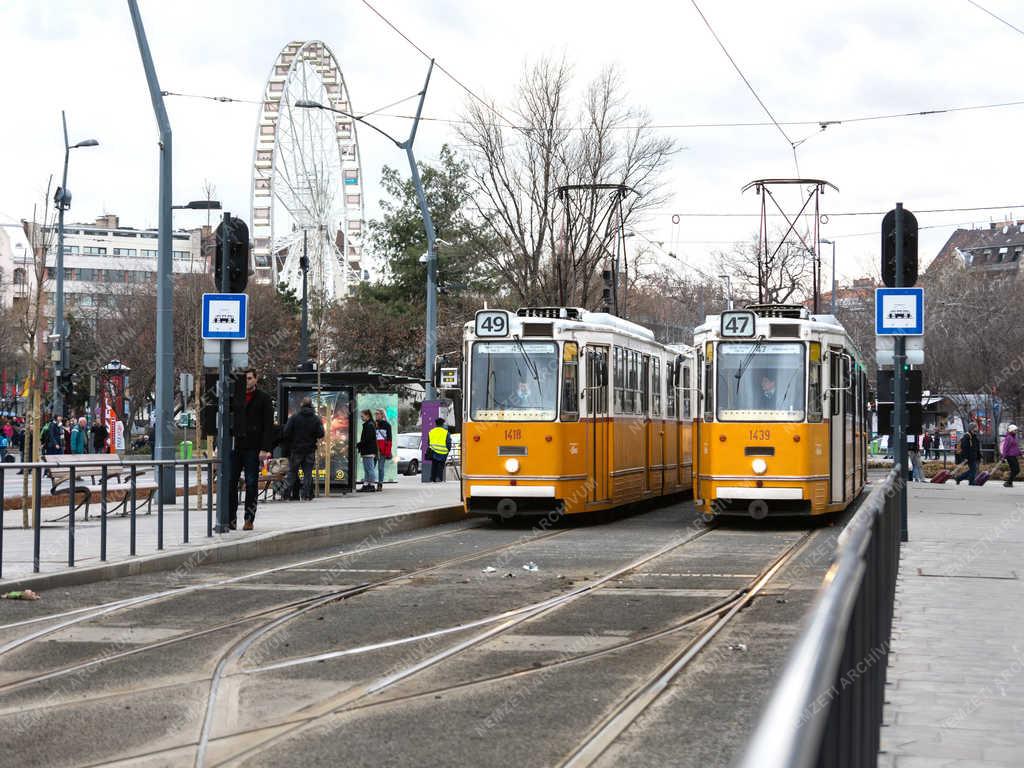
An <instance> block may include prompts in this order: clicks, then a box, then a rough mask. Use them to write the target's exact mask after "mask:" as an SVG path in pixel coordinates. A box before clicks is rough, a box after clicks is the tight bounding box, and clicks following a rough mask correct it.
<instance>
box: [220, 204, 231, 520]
mask: <svg viewBox="0 0 1024 768" xmlns="http://www.w3.org/2000/svg"><path fill="white" fill-rule="evenodd" d="M221 226H223V227H224V237H222V238H221V241H222V242H221V254H220V258H221V262H220V264H221V270H220V290H221V292H222V293H229V292H230V291H231V270H230V269H229V268H228V264H229V263H230V259H231V242H230V241H231V238H230V236H229V233H230V232H231V214H230V213H228V212H227V211H225V212H224V223H223V224H222V225H221ZM230 377H231V341H230V340H228V339H221V342H220V375H219V376H218V378H217V456H218V458H219V459H220V462H219V464H220V480H219V482H218V483H217V533H227V532H228V531H230V530H231V528H230V524H229V518H230V516H231V508H230V499H231V496H230V494H231V424H230V414H231V409H230V407H229V403H228V400H229V398H230V388H229V383H228V382H229V379H230Z"/></svg>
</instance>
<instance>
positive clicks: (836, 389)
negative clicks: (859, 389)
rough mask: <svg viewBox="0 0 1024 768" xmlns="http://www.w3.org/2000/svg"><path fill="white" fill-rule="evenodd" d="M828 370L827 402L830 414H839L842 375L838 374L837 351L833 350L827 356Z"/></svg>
mask: <svg viewBox="0 0 1024 768" xmlns="http://www.w3.org/2000/svg"><path fill="white" fill-rule="evenodd" d="M828 362H829V366H828V370H829V388H830V389H831V391H830V392H829V402H830V403H831V404H832V409H831V410H832V415H833V416H838V415H839V403H840V402H841V401H840V395H841V388H842V386H843V382H842V377H841V376H840V374H839V371H840V368H839V353H837V352H835V351H833V352H831V353H830V354H829V356H828Z"/></svg>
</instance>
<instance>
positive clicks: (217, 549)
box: [0, 476, 462, 592]
mask: <svg viewBox="0 0 1024 768" xmlns="http://www.w3.org/2000/svg"><path fill="white" fill-rule="evenodd" d="M216 505H217V501H216V495H215V496H214V510H213V514H214V523H215V524H216V514H217V510H216ZM152 509H153V511H152V514H148V515H147V514H143V513H141V512H140V513H139V514H138V515H137V523H136V557H134V558H131V557H130V556H129V551H130V550H129V530H130V521H129V518H128V517H118V516H109V517H108V519H107V560H106V563H103V562H101V561H100V559H99V555H100V520H99V517H98V515H99V506H98V505H94V509H93V510H92V512H93V513H94V514H95V515H96V516H95V517H94V516H93V514H90V516H89V520H88V521H87V522H86V521H83V520H82V517H81V512H80V513H79V514H78V516H77V519H76V521H75V567H74V568H68V564H67V551H68V525H67V520H61V521H59V522H47V521H53V520H54V518H57V517H60V516H61V515H64V514H65V513H66V512H67V507H66V506H65V507H63V508H57V507H54V508H43V510H42V520H43V525H42V533H41V545H40V574H42V575H43V576H42V578H40V574H33V573H32V542H33V531H32V529H31V528H29V529H27V530H26V529H24V528H22V527H21V510H7V511H6V512H4V513H3V528H4V530H3V552H2V563H3V573H2V579H0V592H4V591H7V590H8V589H12V588H14V586H15V585H18V586H31V587H32V588H33V589H35V588H39V589H46V588H51V587H55V586H60V585H67V584H82V583H87V582H91V581H101V580H105V579H111V578H117V577H120V576H125V575H130V574H136V573H145V572H151V571H158V570H172V569H174V568H177V567H178V566H179V565H182V564H184V563H191V564H192V565H193V566H194V565H198V564H201V563H206V564H209V563H214V562H223V561H226V560H241V559H245V558H250V557H258V556H264V555H271V554H284V553H287V552H300V551H303V550H309V549H315V548H318V547H328V546H333V545H334V544H337V543H340V542H342V541H352V540H361V539H363V538H365V537H367V536H375V535H377V536H380V535H384V534H386V533H393V532H395V531H400V530H407V529H410V528H419V527H424V526H427V525H434V524H437V523H439V522H445V521H448V520H453V519H460V518H461V517H462V511H461V510H462V506H461V502H460V500H459V483H458V482H452V481H449V482H446V483H421V482H420V479H419V478H418V477H401V476H400V477H399V478H398V482H397V483H388V484H385V486H384V490H383V491H382V492H380V493H350V494H347V495H345V496H341V495H340V494H339V495H332V496H331V497H329V498H317V499H314V500H313V501H310V502H296V501H287V502H286V501H261V502H260V503H259V506H258V509H257V512H256V526H255V530H252V531H243V530H242V529H241V525H242V510H241V509H239V519H238V525H239V527H238V530H236V531H232V532H231V533H229V534H216V533H215V534H214V535H213V537H212V538H207V536H206V494H205V493H203V495H202V497H201V499H200V500H199V503H198V504H197V503H196V496H195V494H194V493H193V494H192V495H191V496H190V498H189V526H188V528H189V543H188V544H183V543H182V539H183V534H184V507H183V504H182V498H181V497H180V496H179V497H178V500H177V503H176V504H174V505H173V506H172V505H165V506H164V549H163V550H162V551H158V550H157V513H156V510H157V504H156V501H155V500H154V502H153V508H152Z"/></svg>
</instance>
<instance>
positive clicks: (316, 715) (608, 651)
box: [96, 528, 813, 768]
mask: <svg viewBox="0 0 1024 768" xmlns="http://www.w3.org/2000/svg"><path fill="white" fill-rule="evenodd" d="M713 530H714V528H708V529H704V530H702V531H699V532H698V533H697V535H694V536H691V537H688V538H687V539H686V540H684V541H681V542H674V543H673V544H671V545H668V546H666V547H663V548H661V549H659V550H658V551H657V552H655V553H649V554H648V555H646V556H645V557H643V558H641V559H640V560H638V561H634V562H632V563H630V564H629V565H627V566H623V567H622V568H619V569H616V570H615V571H614V572H612V573H609V574H606V575H605V576H604V577H602V578H601V579H599V580H598V581H597V582H594V583H592V584H588V585H587V586H586V587H585V588H582V589H581V590H579V592H576V591H574V592H573V593H572V594H569V595H565V596H559V597H565V598H568V599H567V600H559V599H558V598H553V599H551V600H548V601H542V603H538V604H537V607H536V608H535V609H534V610H532V611H529V609H531V606H525V607H524V608H521V609H518V610H517V611H514V613H523V612H527V611H529V612H528V613H527V615H525V616H523V617H521V618H517V619H514V620H513V621H511V622H508V623H503V624H502V625H500V626H497V627H493V628H491V629H489V630H487V631H486V632H483V633H481V634H479V635H476V636H474V637H472V638H469V639H467V640H464V641H462V642H460V643H458V644H456V645H454V646H451V647H449V648H447V649H444V650H443V651H441V652H439V653H437V654H434V655H432V656H430V657H428V658H427V659H424V660H421V661H419V662H417V663H415V664H412V665H409V666H407V667H405V668H403V669H400V670H396V671H395V672H393V673H391V674H389V675H386V676H384V677H381V678H378V679H377V680H375V681H373V682H371V683H370V684H367V685H365V686H360V687H359V688H358V690H356V691H348V692H343V693H342V694H340V695H339V696H338V697H332V698H331V699H330V700H328V701H326V702H321V703H320V704H318V705H315V706H314V707H307V708H304V709H303V710H299V712H297V713H295V714H294V715H292V716H290V717H287V718H284V719H282V720H279V721H276V722H273V723H270V724H267V725H263V726H260V727H259V728H252V729H245V730H241V731H235V732H232V733H229V734H224V735H221V736H218V737H216V738H211V733H210V732H207V733H206V739H207V740H206V742H205V743H200V744H198V745H196V746H197V749H201V750H202V754H203V755H204V759H203V760H198V759H197V761H196V763H195V765H197V766H203V765H206V764H207V763H206V762H205V755H206V754H207V753H208V751H209V749H210V747H211V745H212V744H214V743H217V742H221V743H228V742H231V741H236V740H239V739H242V740H249V741H250V743H249V744H248V745H247V746H246V747H245V748H244V749H241V750H240V751H236V752H235V753H234V754H230V755H228V756H224V757H222V758H221V759H220V760H218V761H217V762H214V763H210V764H212V765H215V766H218V768H219V767H220V766H227V765H238V764H242V763H244V761H245V760H246V759H247V758H250V757H252V756H254V755H255V754H258V753H259V752H261V751H263V750H265V749H267V748H269V747H271V746H273V745H274V744H276V743H278V742H281V741H286V740H288V739H292V738H295V737H296V736H299V735H300V734H301V733H302V732H304V731H305V730H307V729H310V728H313V727H315V726H317V725H318V724H320V723H321V722H322V721H323V720H324V719H325V718H327V717H331V716H337V715H344V714H349V713H353V714H354V713H361V712H365V711H368V710H374V709H383V708H388V707H394V706H401V705H403V704H406V703H412V702H415V701H419V700H428V699H431V698H437V697H440V696H444V695H447V694H450V693H457V692H460V691H468V690H471V689H476V688H481V687H485V686H488V685H493V684H496V683H503V682H508V681H511V680H516V679H523V678H529V677H531V676H535V675H543V674H546V673H550V671H551V670H553V669H560V668H563V667H568V666H572V665H576V664H581V663H585V662H588V661H593V660H595V659H599V658H601V657H604V656H609V655H612V654H615V653H619V652H622V651H625V650H628V649H631V648H635V647H639V646H643V645H647V644H649V643H652V642H655V641H657V640H660V639H663V638H666V637H670V636H671V635H673V634H676V633H678V632H680V631H683V630H685V629H689V628H692V627H694V626H699V625H700V624H702V623H705V622H708V621H711V620H713V619H716V617H717V619H718V620H717V621H715V622H714V623H713V624H712V625H711V626H709V627H707V628H706V629H703V630H702V631H701V632H700V634H698V636H697V637H696V638H694V639H693V640H691V641H690V642H688V643H687V644H686V645H685V646H684V648H683V649H681V650H680V652H679V653H677V654H675V655H674V656H673V657H672V659H671V660H670V662H668V663H667V664H665V665H663V666H662V667H659V669H658V671H657V673H656V674H655V675H653V676H652V678H653V679H654V680H659V681H661V680H665V678H666V675H665V673H664V667H670V668H671V667H672V666H674V665H678V661H679V659H680V658H683V659H685V662H684V664H683V665H682V666H685V663H688V662H689V660H692V658H693V657H694V656H696V655H697V653H698V652H699V651H700V650H701V649H702V648H703V647H704V646H705V645H706V644H707V642H709V641H710V640H711V639H712V638H713V637H714V636H715V635H716V634H717V633H718V632H719V631H720V629H721V628H722V627H724V626H725V624H727V623H728V621H730V620H731V619H732V618H733V617H734V616H735V615H736V614H737V613H739V611H740V610H742V609H743V608H744V607H745V606H746V605H748V604H749V603H750V601H751V600H752V599H753V598H754V597H756V596H757V595H758V594H759V593H761V592H762V591H763V589H764V588H765V586H767V584H768V583H769V582H770V581H771V579H772V578H773V577H774V576H775V575H776V574H777V573H778V572H779V570H781V569H782V568H783V567H784V566H785V565H786V564H788V563H789V562H791V561H792V560H793V558H794V557H796V555H797V554H799V552H800V551H801V549H802V548H803V546H804V545H805V544H806V543H807V542H808V541H809V539H810V537H811V535H812V533H813V532H812V531H808V532H805V533H804V534H803V535H802V536H801V537H800V538H799V539H798V540H796V541H794V542H792V543H790V544H789V545H787V547H786V550H785V551H784V552H782V553H781V554H780V555H778V556H777V557H776V558H775V559H774V560H773V561H772V562H771V563H769V564H768V565H767V566H765V567H764V568H763V569H761V570H760V571H759V572H758V574H757V575H756V577H755V578H753V579H752V580H751V581H750V582H748V584H746V585H745V586H743V587H741V588H738V589H736V590H734V591H733V593H732V594H731V595H729V596H728V597H726V598H723V599H721V600H719V601H717V602H715V603H713V604H712V605H709V606H707V607H705V608H702V609H700V610H698V611H695V612H693V613H691V614H690V615H687V616H685V617H684V618H682V619H680V620H679V621H677V622H674V623H673V624H671V625H670V626H668V627H664V628H662V629H659V630H656V631H654V632H650V633H647V634H645V635H642V636H640V637H634V638H630V639H628V640H624V641H622V642H620V643H616V644H614V645H612V646H608V647H606V648H602V649H599V650H594V651H589V652H584V653H580V654H577V655H574V656H572V657H570V658H563V659H558V660H556V661H553V662H550V663H542V664H537V665H534V666H531V667H529V668H523V669H517V670H513V671H510V672H505V673H501V674H496V675H490V676H487V677H483V678H477V679H473V680H468V681H463V682H459V683H456V684H453V685H446V686H440V687H431V688H428V689H427V690H423V691H417V692H414V693H410V694H405V695H399V696H394V697H391V698H385V699H381V700H377V701H367V700H366V699H368V698H369V697H370V696H372V695H374V694H380V693H382V692H383V691H384V690H386V689H388V688H390V687H392V686H394V685H395V684H397V683H398V682H401V681H403V680H406V679H408V678H409V677H411V676H412V675H415V674H417V673H418V672H421V671H423V670H425V669H427V668H429V667H432V666H434V665H436V664H438V663H440V662H442V661H445V660H447V659H449V658H451V657H452V656H454V655H456V654H457V653H460V652H462V651H464V650H467V649H468V648H470V647H474V646H476V645H479V644H480V643H482V642H485V641H486V640H490V639H493V638H494V637H496V636H497V635H499V634H501V633H502V632H506V631H508V630H509V629H512V628H513V627H514V626H517V625H519V624H521V623H522V622H523V621H526V620H529V619H534V618H539V617H540V616H541V615H543V614H544V613H546V612H547V611H549V610H551V609H553V608H557V607H561V606H562V605H565V604H568V603H570V602H573V600H574V599H575V598H578V597H580V596H582V595H583V594H586V593H590V592H593V591H595V590H597V589H600V588H601V587H602V586H604V585H605V584H606V583H607V582H608V581H610V580H612V579H614V578H617V577H618V576H621V575H624V574H625V573H626V572H627V571H628V570H633V569H635V568H637V567H640V565H641V564H645V563H647V562H650V561H651V560H653V559H655V558H657V557H660V556H663V555H664V554H667V552H669V551H671V550H672V549H675V548H676V547H678V546H681V545H682V544H684V543H687V542H689V541H692V540H694V539H697V538H700V537H701V536H703V535H706V534H708V533H711V532H712V531H713ZM641 561H643V562H641ZM497 618H498V617H497V616H492V617H488V618H486V619H481V620H480V621H479V622H476V623H480V624H482V623H494V621H495V620H496V619H497ZM462 628H463V629H468V628H469V627H468V626H467V627H462ZM446 631H447V630H446V629H445V630H435V631H434V632H431V633H423V634H420V635H416V636H412V637H408V638H402V639H400V640H394V641H389V642H386V643H380V644H374V645H371V646H365V647H362V648H356V649H351V650H350V653H360V652H368V651H371V650H378V649H381V648H385V647H394V646H395V645H398V644H402V643H409V642H415V641H418V640H422V639H428V638H430V637H433V636H436V635H437V633H438V632H446ZM254 639H256V638H254ZM248 647H251V643H247V644H246V649H247V648H248ZM244 650H245V649H243V651H242V653H239V654H236V655H235V660H236V661H238V660H240V659H241V657H242V656H243V655H244ZM340 653H341V654H344V653H345V652H344V651H342V652H340ZM336 655H337V654H336ZM336 655H332V656H330V657H332V658H333V657H336ZM323 658H324V655H322V654H318V655H315V656H309V657H296V658H294V659H289V660H286V661H284V662H276V663H273V664H269V665H265V666H264V667H257V668H252V669H249V670H240V671H239V672H237V673H235V674H236V675H246V676H247V675H254V674H259V673H261V672H267V671H273V670H275V669H281V668H284V667H286V666H293V665H295V664H298V663H312V662H314V661H319V660H322V659H323ZM682 666H678V668H677V669H675V670H674V671H673V676H674V674H677V673H678V671H681V669H682ZM665 684H667V680H666V681H665V682H664V683H663V685H665ZM648 688H649V685H648V684H646V683H645V684H644V685H643V686H641V687H640V688H639V689H638V690H636V691H631V692H630V693H629V694H628V695H627V701H628V702H633V701H636V700H637V699H638V691H640V692H643V691H646V690H648ZM662 688H663V686H662ZM659 690H660V689H659ZM655 698H656V697H655ZM651 701H653V699H651ZM649 703H650V701H647V702H645V704H644V707H643V708H646V705H647V704H649ZM643 708H641V709H639V710H637V711H636V714H637V715H638V714H639V713H640V712H642V711H643ZM619 710H620V707H616V708H615V710H614V711H613V715H617V714H618V712H619ZM632 719H635V716H634V718H632ZM632 719H630V720H629V721H628V722H632ZM621 722H623V721H622V720H621V718H616V717H609V718H606V719H605V720H603V721H602V722H601V723H600V724H599V725H598V726H597V727H596V728H595V730H594V733H593V734H592V736H588V739H587V740H586V742H585V744H584V745H581V748H580V749H578V750H577V751H580V750H581V749H582V747H583V746H586V745H590V744H596V743H597V737H598V736H600V735H601V734H604V733H609V732H610V731H609V730H608V729H609V726H610V725H612V724H618V723H621ZM627 724H628V723H627ZM211 731H212V729H211ZM252 741H255V742H256V743H251V742H252ZM609 743H610V742H609ZM606 748H607V746H604V747H603V748H602V749H600V751H599V752H598V753H597V754H596V755H595V757H597V756H599V755H600V754H601V753H603V752H604V751H605V749H606ZM187 749H189V747H188V746H187V745H179V746H176V747H172V748H170V749H167V750H157V751H155V752H153V753H147V754H144V755H136V756H134V758H133V759H143V758H146V757H152V756H156V755H166V756H169V755H171V754H172V753H173V754H174V755H175V756H178V757H180V756H183V754H184V750H187ZM591 749H593V747H591ZM573 754H574V755H575V754H576V753H573ZM574 759H575V758H574ZM121 764H126V763H124V762H123V761H117V762H113V763H97V764H96V765H121ZM564 764H565V765H588V764H590V763H589V762H566V763H564Z"/></svg>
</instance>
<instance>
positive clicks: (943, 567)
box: [879, 483, 1024, 768]
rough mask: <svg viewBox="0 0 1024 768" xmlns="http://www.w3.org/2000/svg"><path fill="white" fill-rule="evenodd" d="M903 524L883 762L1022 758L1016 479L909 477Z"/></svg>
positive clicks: (1023, 521) (1021, 572)
mask: <svg viewBox="0 0 1024 768" xmlns="http://www.w3.org/2000/svg"><path fill="white" fill-rule="evenodd" d="M967 513H970V514H967ZM909 531H910V541H909V542H907V543H906V544H904V546H903V552H902V556H901V562H900V573H899V583H898V586H897V605H896V610H895V617H894V625H893V641H892V648H893V654H892V655H891V656H890V659H889V671H888V681H889V685H888V687H887V690H886V707H885V722H886V727H885V728H883V730H882V750H883V753H882V755H881V756H880V759H879V765H881V766H891V768H918V767H919V766H928V767H929V768H937V767H944V766H948V767H949V768H968V767H975V768H982V767H984V768H1000V767H1001V766H1010V765H1013V766H1020V765H1024V730H1022V729H1021V727H1020V725H1021V724H1022V722H1024V717H1022V711H1024V618H1022V615H1021V612H1020V606H1021V605H1022V604H1024V580H1022V579H1024V486H1021V487H1015V488H1012V489H1010V488H1004V487H1003V486H1002V485H1000V484H992V485H986V486H984V487H981V488H969V487H966V486H961V487H959V488H958V487H956V486H952V485H948V486H939V485H931V484H917V483H914V484H911V488H910V500H909Z"/></svg>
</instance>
